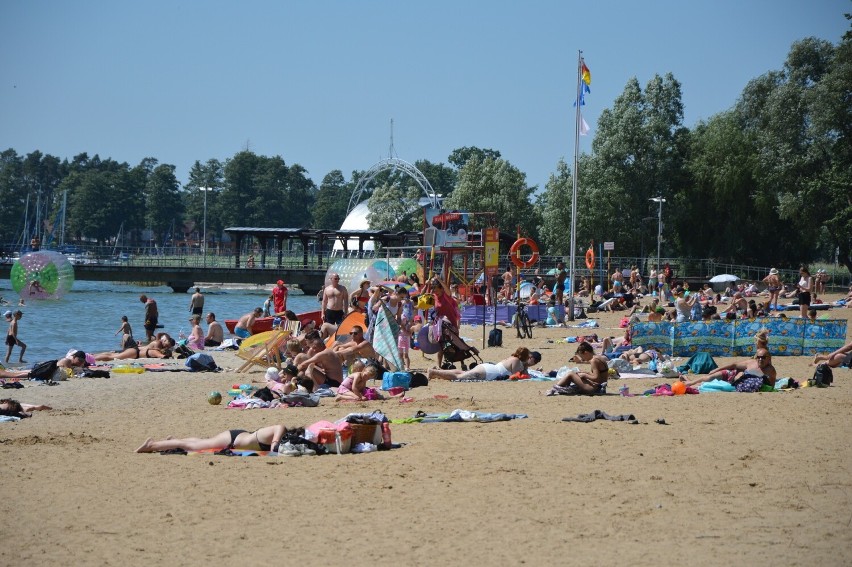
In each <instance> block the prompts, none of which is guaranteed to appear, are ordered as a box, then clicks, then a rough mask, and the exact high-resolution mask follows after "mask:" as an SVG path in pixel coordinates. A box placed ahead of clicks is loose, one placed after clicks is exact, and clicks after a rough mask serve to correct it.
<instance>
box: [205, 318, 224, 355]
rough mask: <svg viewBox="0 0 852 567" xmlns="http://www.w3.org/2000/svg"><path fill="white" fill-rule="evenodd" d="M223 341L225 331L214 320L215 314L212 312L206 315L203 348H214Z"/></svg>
mask: <svg viewBox="0 0 852 567" xmlns="http://www.w3.org/2000/svg"><path fill="white" fill-rule="evenodd" d="M224 340H225V330H224V329H223V328H222V324H221V323H220V322H219V321H217V320H216V314H215V313H213V312H212V311H211V312H210V313H208V314H207V335H206V336H205V337H204V346H212V347H216V346H219V345H221V344H222V341H224Z"/></svg>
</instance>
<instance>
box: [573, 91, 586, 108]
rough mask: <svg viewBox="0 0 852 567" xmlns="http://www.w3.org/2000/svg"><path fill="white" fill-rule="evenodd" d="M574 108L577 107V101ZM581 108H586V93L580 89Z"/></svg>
mask: <svg viewBox="0 0 852 567" xmlns="http://www.w3.org/2000/svg"><path fill="white" fill-rule="evenodd" d="M573 106H574V108H576V107H577V101H576V100H575V101H574V105H573ZM580 106H586V91H585V89H580Z"/></svg>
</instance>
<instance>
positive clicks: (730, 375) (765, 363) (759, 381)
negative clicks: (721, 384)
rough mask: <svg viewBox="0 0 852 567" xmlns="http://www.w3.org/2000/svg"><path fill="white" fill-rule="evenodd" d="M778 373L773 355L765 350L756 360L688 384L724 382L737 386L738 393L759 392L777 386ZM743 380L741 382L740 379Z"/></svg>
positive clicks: (760, 352)
mask: <svg viewBox="0 0 852 567" xmlns="http://www.w3.org/2000/svg"><path fill="white" fill-rule="evenodd" d="M776 376H777V372H776V370H775V367H774V366H773V365H772V355H771V354H769V351H768V350H767V349H765V348H759V349H757V352H755V354H754V358H747V359H745V360H742V361H740V362H733V363H731V364H726V365H725V366H720V367H719V368H717V369H716V370H714V371H713V372H711V373H710V374H708V375H707V376H702V377H700V378H696V379H695V380H692V381H690V382H687V383H686V385H687V387H690V386H695V385H697V384H701V383H702V382H709V381H711V380H717V379H718V380H724V381H726V382H730V383H731V384H734V386H736V388H737V391H738V392H757V391H758V390H760V387H761V386H762V385H763V384H768V385H770V386H774V385H775V378H776ZM741 378H742V379H743V380H740V379H741ZM681 380H682V379H681Z"/></svg>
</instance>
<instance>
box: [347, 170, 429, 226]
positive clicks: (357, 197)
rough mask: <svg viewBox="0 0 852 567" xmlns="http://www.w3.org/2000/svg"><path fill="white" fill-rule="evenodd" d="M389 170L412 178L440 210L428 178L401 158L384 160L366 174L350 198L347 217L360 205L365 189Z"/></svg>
mask: <svg viewBox="0 0 852 567" xmlns="http://www.w3.org/2000/svg"><path fill="white" fill-rule="evenodd" d="M389 170H393V171H401V172H402V173H405V174H406V175H408V176H409V177H411V178H412V179H413V180H414V181H415V183H417V185H419V186H420V189H421V190H422V191H423V194H424V195H426V197H427V198H428V199H429V200H430V201H431V202H432V206H433V207H435V208H438V195H437V194H436V193H435V190H434V189H432V185H431V184H430V183H429V180H428V179H426V176H425V175H423V173H422V172H421V171H420V170H419V169H417V167H415V166H414V164H412V163H408V162H407V161H405V160H402V159H399V158H388V159H383V160H382V161H380V162H378V163H377V164H375V165H374V166H373V167H371V168H370V169H369V170H368V171H367V173H366V174H364V177H362V178H361V179H360V180H359V181H358V185H357V186H356V187H355V190H354V191H352V196H351V197H349V206H348V207H346V214H347V215H348V214H349V213H350V212H352V209H353V208H355V206H356V205H358V203H360V202H361V195H362V194H363V193H364V188H365V187H366V186H367V185H368V184H369V183H370V182H371V181H372V180H373V179H374V178H375V177H376V176H377V175H378V174H379V173H381V172H383V171H389Z"/></svg>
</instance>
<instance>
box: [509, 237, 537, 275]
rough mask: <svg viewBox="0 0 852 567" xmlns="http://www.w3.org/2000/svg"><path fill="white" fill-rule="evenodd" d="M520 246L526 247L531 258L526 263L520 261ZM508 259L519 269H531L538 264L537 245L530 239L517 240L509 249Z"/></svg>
mask: <svg viewBox="0 0 852 567" xmlns="http://www.w3.org/2000/svg"><path fill="white" fill-rule="evenodd" d="M522 246H528V247H529V249H530V250H531V251H532V256H530V259H529V260H527V261H524V260H521V255H520V250H521V247H522ZM509 258H510V259H511V260H512V263H513V264H514V265H515V266H517V267H519V268H531V267H533V266H534V265H535V264H536V263H537V262H538V244H536V243H535V241H534V240H533V239H532V238H519V239H517V240H516V241H515V243H514V244H512V247H511V248H509Z"/></svg>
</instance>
